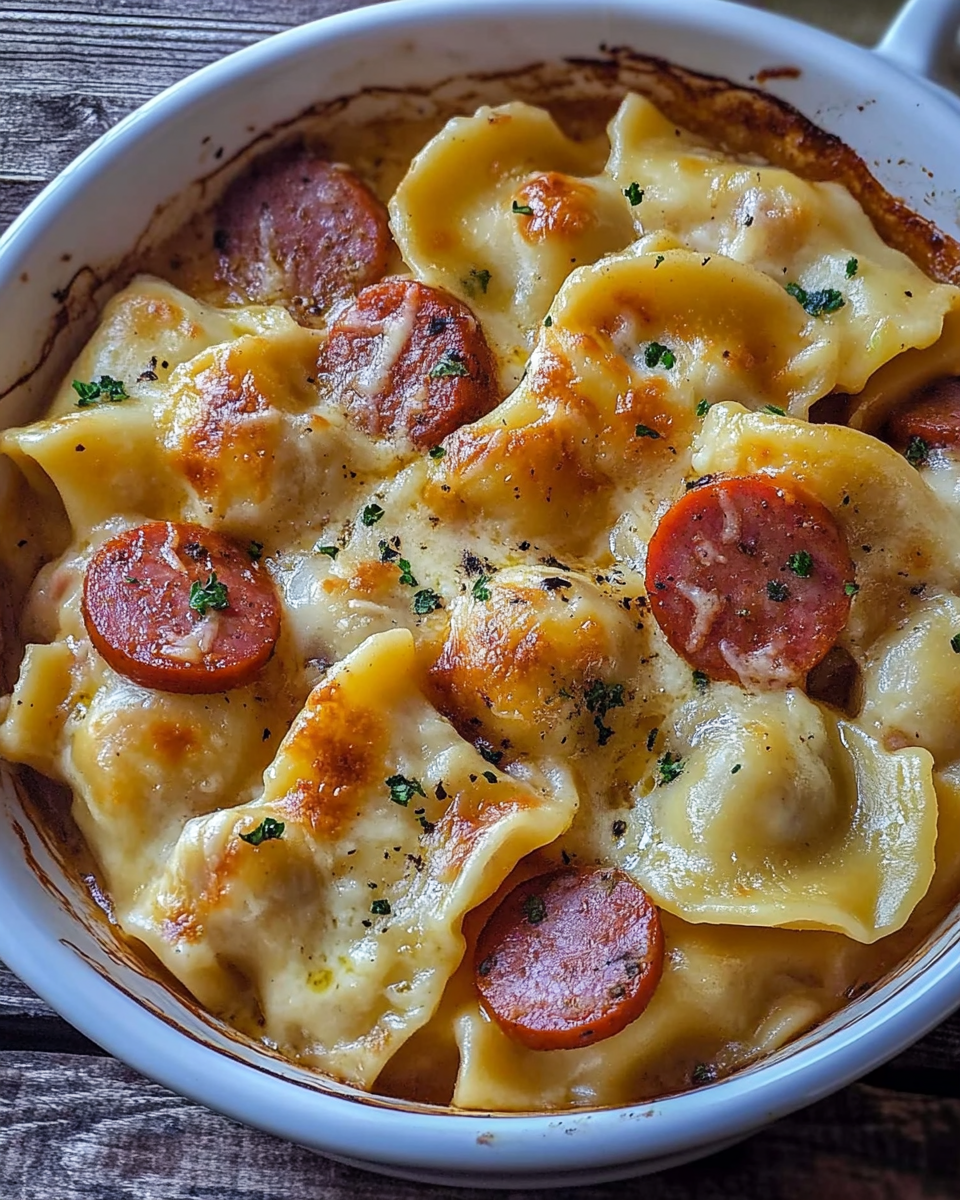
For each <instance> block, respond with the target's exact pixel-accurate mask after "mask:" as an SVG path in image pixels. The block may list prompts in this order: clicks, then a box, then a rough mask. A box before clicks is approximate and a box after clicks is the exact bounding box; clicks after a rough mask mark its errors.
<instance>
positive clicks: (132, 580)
mask: <svg viewBox="0 0 960 1200" xmlns="http://www.w3.org/2000/svg"><path fill="white" fill-rule="evenodd" d="M123 582H124V583H135V584H139V583H140V580H139V579H136V578H135V577H134V576H133V575H124V577H123Z"/></svg>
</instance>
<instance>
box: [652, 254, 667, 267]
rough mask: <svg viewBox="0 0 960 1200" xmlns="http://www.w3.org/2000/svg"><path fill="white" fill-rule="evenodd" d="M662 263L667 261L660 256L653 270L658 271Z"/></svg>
mask: <svg viewBox="0 0 960 1200" xmlns="http://www.w3.org/2000/svg"><path fill="white" fill-rule="evenodd" d="M662 262H666V259H665V258H664V257H663V255H662V254H658V255H657V261H656V262H655V263H654V264H653V269H654V270H656V269H657V267H659V266H660V264H661V263H662Z"/></svg>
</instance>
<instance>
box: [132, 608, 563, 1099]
mask: <svg viewBox="0 0 960 1200" xmlns="http://www.w3.org/2000/svg"><path fill="white" fill-rule="evenodd" d="M413 673H414V646H413V639H412V637H411V635H410V634H409V633H408V632H406V631H401V630H398V631H394V632H391V633H384V634H381V635H379V636H376V637H373V638H370V639H368V640H367V641H366V642H365V643H364V644H363V645H362V646H361V647H360V648H359V649H358V650H357V651H355V652H354V653H353V654H352V655H350V656H349V657H348V658H346V659H345V660H344V661H343V662H341V663H340V664H339V665H338V666H337V668H336V669H335V670H334V671H332V672H331V673H330V674H329V675H328V676H327V678H326V679H325V680H324V681H323V682H322V683H321V684H319V685H318V686H317V688H316V689H315V690H314V691H313V692H312V693H311V695H310V697H309V699H308V701H307V703H306V705H305V707H304V709H303V711H302V712H301V713H300V715H299V716H298V717H297V719H296V721H295V722H294V724H293V726H292V728H291V730H290V732H289V733H288V735H287V737H286V738H285V739H284V742H283V744H282V745H281V747H280V750H279V752H278V754H277V757H276V759H275V760H274V762H273V764H272V765H271V766H270V767H269V769H268V770H267V772H266V774H265V777H264V791H263V795H262V797H261V798H260V799H259V800H257V801H255V802H253V803H250V804H244V805H240V806H238V807H235V808H231V809H229V810H225V811H222V812H218V813H214V814H212V815H211V816H208V817H203V818H199V819H197V820H194V821H191V822H188V823H187V825H186V826H185V828H184V831H183V834H182V835H181V837H180V840H179V842H178V844H177V847H176V850H175V852H174V853H173V855H172V857H171V859H170V862H169V864H168V867H167V870H166V871H165V872H164V873H163V875H162V876H161V877H160V878H159V879H158V880H157V881H156V882H155V884H154V885H153V887H152V888H151V889H150V893H149V895H148V896H144V898H143V899H142V901H141V904H140V905H139V908H138V911H137V913H136V914H135V916H134V918H133V928H134V930H135V931H136V932H137V934H138V936H140V937H142V938H143V939H144V941H146V942H147V944H148V945H149V946H150V947H151V948H152V949H153V950H154V952H155V953H156V954H157V955H158V957H159V958H160V959H161V961H163V962H165V963H166V964H167V965H169V966H170V968H171V969H172V970H174V971H175V973H176V974H177V976H178V978H180V979H181V980H183V982H184V983H185V984H186V985H187V986H188V987H189V988H190V989H191V991H193V992H194V994H195V995H197V996H198V998H199V999H200V1000H201V1001H202V1002H203V1003H204V1004H206V1005H208V1006H209V1007H211V1008H213V1009H214V1010H215V1011H217V1012H220V1013H224V1012H229V1013H234V1014H235V1010H236V1007H237V995H238V989H239V988H240V987H241V984H242V985H244V986H245V987H246V989H247V1000H248V1004H249V1008H248V1010H247V1020H248V1023H250V1024H252V1023H253V1021H254V1020H256V1019H257V1018H256V1017H253V1016H252V1015H251V1014H253V1013H256V1014H258V1015H259V1020H260V1021H261V1022H262V1026H261V1029H260V1031H259V1032H260V1034H261V1036H266V1037H267V1038H269V1039H270V1040H271V1041H273V1042H274V1043H276V1044H277V1045H279V1046H280V1047H281V1048H282V1049H283V1050H284V1052H285V1053H288V1054H294V1055H296V1056H297V1057H299V1058H300V1059H302V1060H304V1061H307V1062H310V1063H312V1064H314V1065H316V1066H318V1067H320V1068H321V1069H323V1070H325V1071H327V1072H329V1073H330V1074H333V1075H335V1076H337V1077H339V1078H342V1079H345V1080H349V1081H351V1082H353V1083H356V1084H359V1085H360V1086H368V1085H369V1084H370V1083H372V1082H373V1079H374V1078H375V1077H376V1075H377V1074H378V1072H379V1071H380V1069H381V1068H382V1066H383V1064H384V1063H385V1062H386V1061H387V1060H388V1059H389V1057H390V1056H391V1055H392V1054H393V1053H394V1051H395V1050H396V1049H397V1048H398V1047H399V1046H400V1045H401V1044H402V1043H403V1042H404V1040H405V1039H406V1038H407V1037H409V1036H410V1035H411V1034H412V1033H413V1032H414V1031H415V1030H416V1029H417V1028H419V1027H420V1026H421V1025H423V1024H424V1023H425V1022H426V1021H427V1020H429V1018H430V1016H431V1015H432V1013H433V1011H434V1010H435V1008H436V1006H437V1004H438V1003H439V1001H440V997H441V994H442V992H443V988H444V985H445V984H446V981H447V979H448V978H449V977H450V976H451V975H452V974H453V972H454V971H455V970H456V968H457V965H458V964H459V962H460V959H461V956H462V954H463V949H464V941H463V936H462V934H461V931H460V926H461V922H462V919H463V916H464V914H465V913H466V912H467V911H468V910H469V909H471V908H473V907H475V906H476V905H478V904H480V903H482V902H483V901H484V900H486V899H487V897H488V896H489V895H490V894H491V893H492V892H493V891H495V890H496V888H497V887H498V886H499V885H500V884H501V883H502V882H503V880H504V879H505V878H506V876H507V875H508V874H509V873H510V871H511V870H512V869H513V867H514V866H515V865H516V863H517V861H518V860H519V859H520V858H521V857H523V856H524V855H525V854H528V853H529V852H531V851H532V850H534V849H536V848H537V847H538V846H540V845H542V844H544V843H545V842H548V841H551V840H553V838H555V837H556V836H557V835H558V834H559V833H560V832H562V830H563V829H564V828H565V827H566V826H567V825H568V824H569V822H570V819H571V817H572V816H573V813H574V811H575V809H576V803H577V797H576V793H575V791H574V790H573V788H572V787H571V785H570V783H569V780H568V778H567V776H566V774H565V772H564V771H563V770H562V769H559V768H557V769H554V770H551V769H550V768H549V767H546V768H545V773H543V772H532V771H530V772H522V771H519V769H518V773H517V774H515V775H509V774H506V773H504V772H502V771H499V770H497V769H496V768H494V767H492V766H491V764H490V763H488V762H486V761H485V760H484V759H483V758H482V757H481V756H480V755H479V754H478V753H477V751H476V750H474V749H473V747H471V746H470V745H468V744H467V743H466V742H464V741H463V740H462V739H461V738H459V737H458V735H457V734H456V732H455V731H454V729H453V728H452V726H451V725H450V724H449V723H448V722H447V721H445V720H444V719H443V718H442V717H441V716H440V715H439V714H438V713H437V712H436V710H435V709H433V708H432V706H431V705H430V704H429V703H428V701H427V700H426V699H425V698H424V697H423V695H422V694H421V693H420V691H419V690H418V688H417V686H416V684H415V682H414V679H413ZM265 822H266V823H267V824H265ZM280 824H282V826H283V828H282V830H280V829H279V825H280ZM256 830H259V831H260V833H259V835H257V834H255V831H256ZM244 839H246V840H244ZM251 839H252V841H251ZM235 1019H236V1016H235Z"/></svg>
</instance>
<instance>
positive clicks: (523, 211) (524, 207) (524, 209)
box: [513, 200, 533, 217]
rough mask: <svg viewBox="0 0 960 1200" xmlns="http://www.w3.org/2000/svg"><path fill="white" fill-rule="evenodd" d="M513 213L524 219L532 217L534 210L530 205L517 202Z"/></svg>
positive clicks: (514, 204)
mask: <svg viewBox="0 0 960 1200" xmlns="http://www.w3.org/2000/svg"><path fill="white" fill-rule="evenodd" d="M513 211H514V212H515V213H519V214H520V216H522V217H532V216H533V209H532V208H531V207H530V205H529V204H518V203H517V202H516V200H514V202H513Z"/></svg>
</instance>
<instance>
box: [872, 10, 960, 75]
mask: <svg viewBox="0 0 960 1200" xmlns="http://www.w3.org/2000/svg"><path fill="white" fill-rule="evenodd" d="M958 29H960V0H907V3H906V4H905V5H904V6H903V8H902V9H901V10H900V12H899V13H898V14H897V16H896V17H895V18H894V21H893V24H892V25H891V26H890V28H889V29H888V30H887V32H886V33H885V34H884V35H883V37H882V38H881V40H880V41H879V42H878V43H877V46H876V52H877V53H878V54H881V55H883V57H884V58H888V59H890V60H891V62H895V63H896V64H897V65H898V66H900V67H906V69H907V70H908V71H913V72H915V73H916V74H917V75H923V76H924V77H925V78H927V79H932V78H936V76H937V75H939V74H940V68H941V67H942V66H943V65H944V63H945V62H946V60H947V59H948V58H949V55H950V52H951V51H952V50H953V49H954V47H955V45H956V38H957V30H958Z"/></svg>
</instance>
